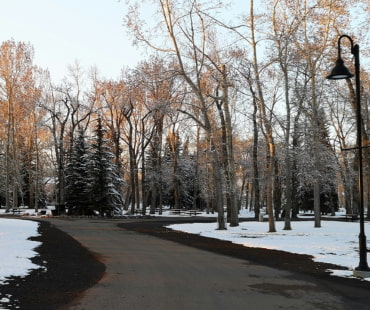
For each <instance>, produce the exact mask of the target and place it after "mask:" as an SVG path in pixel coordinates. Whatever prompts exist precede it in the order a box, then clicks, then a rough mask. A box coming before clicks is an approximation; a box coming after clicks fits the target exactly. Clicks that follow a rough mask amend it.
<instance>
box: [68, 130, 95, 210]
mask: <svg viewBox="0 0 370 310" xmlns="http://www.w3.org/2000/svg"><path fill="white" fill-rule="evenodd" d="M88 151H89V150H88V145H87V144H86V141H85V134H84V132H83V131H82V130H80V131H79V133H78V137H77V139H76V141H75V142H74V143H73V147H72V152H71V157H70V160H69V162H68V163H67V165H66V187H65V190H66V203H67V207H68V210H69V211H68V213H69V214H80V215H90V214H92V212H93V210H92V209H91V208H90V207H89V197H90V194H91V189H90V184H89V182H87V180H88V178H89V174H88V170H89V169H88V168H89V161H88V157H89V156H88V155H89V153H88Z"/></svg>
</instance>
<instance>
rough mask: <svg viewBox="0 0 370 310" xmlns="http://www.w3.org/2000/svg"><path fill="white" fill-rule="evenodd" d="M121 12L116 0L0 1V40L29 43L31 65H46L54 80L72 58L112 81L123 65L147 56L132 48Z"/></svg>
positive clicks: (60, 76) (123, 12)
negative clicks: (94, 68)
mask: <svg viewBox="0 0 370 310" xmlns="http://www.w3.org/2000/svg"><path fill="white" fill-rule="evenodd" d="M125 13H126V12H125V3H124V1H122V2H119V1H118V0H0V42H3V41H6V40H9V39H12V38H13V39H14V40H15V41H23V42H26V43H31V44H32V45H33V47H34V49H35V59H34V63H35V65H37V66H40V67H42V68H44V69H49V71H50V72H51V75H52V78H53V79H54V80H59V79H61V78H62V77H63V76H65V75H66V74H67V67H68V65H71V64H74V63H75V61H76V60H78V61H79V63H80V64H81V66H82V67H83V68H84V69H89V68H90V67H91V66H96V67H97V68H98V70H99V72H100V74H101V76H102V77H105V78H108V79H110V78H112V79H115V78H118V77H119V75H120V72H121V69H122V68H123V67H124V66H131V65H135V64H136V63H137V62H138V61H139V60H140V59H144V58H145V55H143V54H141V53H140V52H139V51H138V50H137V49H136V48H134V47H132V46H131V39H130V38H128V37H127V34H126V29H125V27H124V26H123V18H124V16H125Z"/></svg>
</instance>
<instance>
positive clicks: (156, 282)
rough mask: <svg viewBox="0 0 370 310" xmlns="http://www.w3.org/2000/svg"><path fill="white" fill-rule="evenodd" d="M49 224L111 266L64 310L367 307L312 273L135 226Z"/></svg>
mask: <svg viewBox="0 0 370 310" xmlns="http://www.w3.org/2000/svg"><path fill="white" fill-rule="evenodd" d="M50 222H51V224H53V225H55V226H56V227H57V228H59V229H60V230H62V231H64V232H66V233H68V234H69V235H71V236H72V237H73V238H75V239H76V240H77V241H79V242H80V243H81V244H82V245H84V246H85V247H87V248H88V249H89V250H90V251H92V252H94V253H96V254H97V255H98V257H99V259H100V260H101V261H102V262H103V263H104V264H105V265H106V273H105V275H104V276H103V278H102V279H101V280H100V281H99V282H98V283H97V284H96V285H95V286H93V287H92V288H90V289H88V290H87V291H86V292H85V293H84V294H83V295H82V296H80V297H79V298H78V299H76V300H74V301H73V302H72V304H70V305H68V306H66V307H65V308H64V309H70V310H95V309H96V310H102V309H109V310H115V309H119V310H122V309H130V310H135V309H138V310H147V309H148V310H149V309H150V310H156V309H160V310H167V309H170V310H174V309H176V310H182V309H186V310H191V309H196V310H201V309H204V310H211V309H212V310H216V309H223V310H224V309H230V310H238V309H258V310H260V309H315V310H317V309H325V310H328V309H355V308H354V305H355V306H356V309H366V308H367V307H366V305H364V307H362V306H361V305H359V304H356V301H355V300H351V299H348V298H347V297H345V296H343V295H342V294H340V292H338V291H335V290H333V289H331V288H330V287H328V286H327V285H326V283H320V281H316V279H315V277H310V276H308V275H304V274H300V273H294V272H289V271H285V270H278V269H274V268H271V267H266V266H262V265H259V264H257V263H252V262H250V261H246V260H243V259H238V258H233V257H229V256H225V255H220V254H216V253H212V252H209V251H205V250H201V249H196V248H194V247H190V246H186V245H181V244H179V243H176V242H172V241H168V240H163V239H160V238H156V237H153V236H150V235H147V234H142V233H138V232H134V231H131V230H127V229H124V228H120V227H118V226H117V223H118V222H117V221H107V220H97V219H83V220H73V219H69V220H65V219H56V218H54V219H50ZM131 225H132V223H131ZM353 302H354V303H355V304H353ZM369 308H370V292H369Z"/></svg>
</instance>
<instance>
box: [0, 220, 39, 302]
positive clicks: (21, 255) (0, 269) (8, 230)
mask: <svg viewBox="0 0 370 310" xmlns="http://www.w3.org/2000/svg"><path fill="white" fill-rule="evenodd" d="M38 225H39V224H38V223H36V222H32V221H25V220H16V219H5V218H1V219H0V253H1V263H0V285H3V284H6V283H7V278H9V277H12V276H19V277H24V276H26V275H28V274H29V273H30V271H31V270H32V269H39V268H41V267H40V266H38V265H35V264H33V263H32V261H31V258H32V257H34V256H36V255H37V252H35V251H34V249H35V248H36V247H37V246H39V245H40V242H37V241H31V240H28V239H29V238H30V237H36V236H38V231H37V229H38ZM12 298H13V297H12V296H8V295H6V296H4V295H2V294H1V290H0V303H1V304H2V305H3V304H6V303H8V302H10V300H11V299H12ZM0 309H3V308H1V306H0Z"/></svg>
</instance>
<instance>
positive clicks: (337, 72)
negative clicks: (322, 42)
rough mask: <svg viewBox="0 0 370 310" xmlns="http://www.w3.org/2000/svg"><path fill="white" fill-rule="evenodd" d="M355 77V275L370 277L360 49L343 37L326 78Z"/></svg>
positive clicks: (349, 38)
mask: <svg viewBox="0 0 370 310" xmlns="http://www.w3.org/2000/svg"><path fill="white" fill-rule="evenodd" d="M342 38H347V39H348V40H349V41H350V42H351V54H353V56H354V59H355V75H353V74H352V73H351V72H350V71H349V70H348V68H347V67H346V66H345V65H344V62H343V59H342V57H341V48H340V42H341V40H342ZM353 76H355V79H356V125H357V149H358V156H357V160H358V163H357V164H358V197H359V213H360V234H359V252H360V262H359V265H358V267H356V268H355V270H354V272H353V273H354V275H355V276H359V277H369V276H370V268H369V266H368V264H367V245H366V235H365V227H364V220H365V219H364V185H363V168H362V117H361V85H360V47H359V46H358V45H357V44H356V45H354V44H353V40H352V38H351V37H349V36H347V35H342V36H340V37H339V39H338V59H337V61H336V62H335V66H334V68H333V70H332V71H331V73H330V75H328V76H327V77H326V78H327V79H329V80H341V79H349V78H351V77H353Z"/></svg>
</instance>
